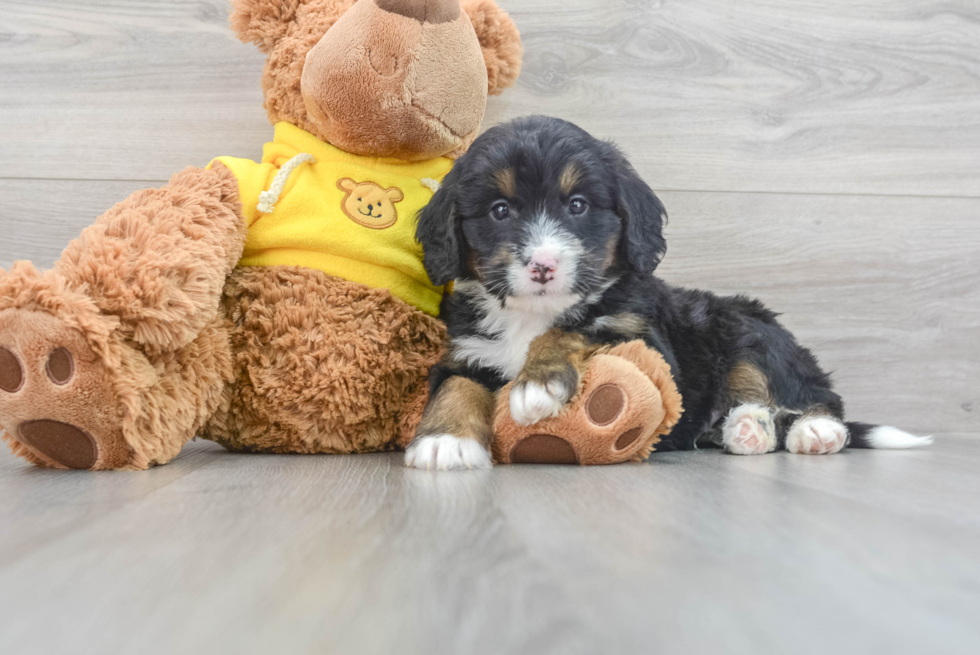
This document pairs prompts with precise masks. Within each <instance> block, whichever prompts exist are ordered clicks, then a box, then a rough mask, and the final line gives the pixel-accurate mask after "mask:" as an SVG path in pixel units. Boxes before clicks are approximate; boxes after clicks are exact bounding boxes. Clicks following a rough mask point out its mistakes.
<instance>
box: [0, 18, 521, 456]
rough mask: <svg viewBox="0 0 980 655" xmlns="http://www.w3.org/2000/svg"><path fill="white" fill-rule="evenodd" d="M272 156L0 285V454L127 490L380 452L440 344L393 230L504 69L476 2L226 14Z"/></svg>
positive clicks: (415, 398) (151, 202) (412, 419)
mask: <svg viewBox="0 0 980 655" xmlns="http://www.w3.org/2000/svg"><path fill="white" fill-rule="evenodd" d="M233 6H234V11H233V15H232V26H233V27H234V29H235V30H236V31H237V33H238V35H239V36H240V38H241V39H242V40H243V41H246V42H254V43H256V44H257V45H258V46H259V48H260V49H261V50H262V51H263V52H266V53H268V61H267V63H266V68H265V74H264V76H263V80H262V85H263V89H264V90H265V105H266V108H267V109H268V113H269V118H270V120H271V121H272V122H273V123H274V124H275V125H276V129H275V138H274V140H273V141H272V142H271V143H268V144H266V146H265V150H264V153H263V157H262V161H261V162H252V161H247V160H241V159H234V158H224V157H222V158H219V159H217V160H215V161H214V162H212V163H211V165H210V166H209V167H208V168H207V169H199V168H189V169H187V170H185V171H183V172H181V173H178V174H177V175H175V176H174V177H173V179H172V180H171V181H170V184H168V185H167V186H165V187H163V188H161V189H152V190H146V191H141V192H138V193H135V194H134V195H132V196H130V197H129V198H128V199H126V200H124V201H123V202H121V203H120V204H118V205H116V206H115V207H113V208H112V209H110V210H109V211H108V212H106V213H105V214H104V215H103V216H101V217H100V218H99V219H97V221H96V222H95V224H93V225H92V226H90V227H88V228H87V229H85V230H84V231H83V232H82V234H81V235H80V236H79V238H78V239H76V240H75V241H73V242H72V243H71V244H70V245H69V246H68V248H67V249H66V250H65V252H64V253H63V255H62V257H61V259H60V260H59V261H58V262H57V264H56V265H55V267H54V268H53V269H52V270H50V271H46V272H39V271H37V270H36V269H35V268H34V266H32V265H31V264H30V263H28V262H18V263H16V264H14V266H13V268H12V269H11V270H10V271H9V272H8V271H3V270H0V425H2V426H3V427H4V428H5V432H4V435H3V438H4V439H5V440H6V441H7V443H8V444H9V445H10V447H11V449H12V450H13V452H14V453H16V454H17V455H20V456H22V457H24V458H25V459H27V460H29V461H31V462H33V463H35V464H38V465H41V466H50V467H56V468H77V469H126V468H128V469H144V468H147V467H149V466H151V465H154V464H163V463H166V462H168V461H169V460H171V459H172V458H173V457H174V456H175V455H176V454H177V453H178V452H179V451H180V449H181V447H182V446H183V444H184V443H186V442H187V441H188V440H189V439H191V438H192V437H194V436H195V435H196V434H199V435H201V436H203V437H205V438H208V439H212V440H214V441H216V442H218V443H220V444H222V445H224V446H225V447H227V448H229V449H232V450H237V451H249V452H277V453H286V452H289V453H321V452H323V453H325V452H330V453H349V452H363V451H377V450H386V449H391V448H395V447H398V446H399V445H403V444H404V443H405V442H406V441H407V440H408V439H409V438H410V437H411V435H412V432H413V431H414V428H415V425H416V424H417V422H418V420H419V416H420V414H421V411H422V407H423V406H424V404H425V400H426V396H427V389H426V386H427V384H426V382H427V372H428V369H429V368H430V366H431V365H432V364H434V363H435V362H436V361H437V360H438V359H439V357H440V355H441V353H442V351H443V347H444V340H445V332H444V328H443V326H442V325H441V324H440V323H439V321H438V319H437V318H436V315H437V313H438V306H439V302H440V299H441V297H442V294H443V291H444V290H443V289H442V288H439V287H435V286H434V285H432V283H431V282H430V281H429V279H428V277H427V276H426V275H425V271H424V268H423V267H422V264H421V249H420V247H419V245H418V244H417V242H416V241H415V238H414V237H415V235H414V226H415V213H416V212H417V211H418V209H420V208H421V207H422V206H424V204H425V203H426V202H428V199H429V198H430V197H431V195H432V192H433V191H432V190H433V189H434V188H437V185H438V180H439V179H441V177H442V176H443V175H445V173H446V172H447V171H448V170H449V168H450V167H451V165H452V158H453V157H456V156H458V155H459V154H461V153H462V152H464V151H465V150H466V148H467V146H468V145H469V144H470V143H471V142H472V140H473V139H474V138H475V137H476V135H477V133H478V130H479V127H480V122H481V120H482V118H483V113H484V109H485V106H486V99H487V95H488V93H490V94H493V93H498V92H500V91H501V90H503V89H504V88H506V87H508V86H510V85H511V84H513V82H514V80H515V78H516V77H517V75H518V72H519V69H520V63H521V45H520V39H519V36H518V33H517V29H516V28H515V26H514V24H513V22H512V21H511V20H510V18H509V17H508V16H507V15H506V14H504V13H503V12H501V11H500V10H499V9H498V8H497V6H496V5H495V4H494V3H493V1H492V0H463V2H462V5H461V4H460V0H360V1H359V2H356V3H355V2H354V0H233Z"/></svg>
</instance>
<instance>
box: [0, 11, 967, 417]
mask: <svg viewBox="0 0 980 655" xmlns="http://www.w3.org/2000/svg"><path fill="white" fill-rule="evenodd" d="M500 1H501V4H502V5H504V6H505V7H506V8H507V9H508V10H509V11H510V12H511V13H512V15H513V17H514V18H515V20H516V21H517V23H518V25H519V27H520V28H521V30H522V33H523V36H524V41H525V46H526V55H525V69H524V74H523V76H522V78H521V80H520V81H519V83H518V87H517V88H516V89H514V90H511V91H510V92H508V93H506V94H505V95H504V96H501V97H497V98H493V99H492V101H491V106H490V108H489V111H488V114H487V118H486V125H488V126H489V125H493V124H495V123H497V122H499V121H502V120H506V119H508V118H511V117H515V116H519V115H522V114H528V113H544V114H550V115H554V116H560V117H563V118H566V119H569V120H572V121H574V122H577V123H579V124H580V125H582V126H583V127H585V128H586V129H588V130H590V131H592V132H593V133H594V134H596V135H600V136H602V137H605V138H609V139H613V140H615V141H617V142H619V143H620V144H621V145H622V146H623V147H624V148H625V149H626V151H627V152H628V154H629V155H630V156H631V158H632V160H633V161H634V163H635V164H636V165H637V168H638V169H639V170H640V172H641V173H642V174H643V175H644V176H645V178H646V179H647V180H648V181H649V182H650V183H651V185H652V186H653V187H654V188H655V189H657V190H658V191H660V192H661V196H662V198H663V199H664V201H665V203H666V205H667V208H668V210H669V212H670V217H671V222H670V227H669V231H668V242H669V245H670V248H669V254H668V256H667V259H666V260H665V262H664V264H663V266H662V268H661V273H662V274H663V275H664V277H666V278H667V279H668V280H670V281H672V282H676V283H679V284H685V285H692V286H699V287H705V288H710V289H714V290H716V291H719V292H723V293H735V292H745V293H749V294H752V295H754V296H757V297H759V298H761V299H763V300H764V301H765V302H767V303H769V304H770V305H771V306H772V307H774V308H775V309H777V310H779V311H782V312H784V322H785V323H786V325H787V326H789V327H790V328H791V329H793V330H795V331H796V333H797V335H798V336H799V337H800V339H801V340H802V341H803V342H804V343H806V344H808V345H809V346H811V347H812V348H813V349H814V351H815V352H816V353H817V355H818V356H819V358H820V359H821V361H822V362H823V363H824V364H825V365H826V366H827V367H828V368H829V369H831V370H833V371H834V372H835V378H836V380H837V383H838V387H839V389H840V391H841V392H842V393H843V394H844V396H845V399H846V400H847V401H848V404H849V408H850V415H851V416H852V417H854V418H859V419H862V420H869V421H876V422H889V423H893V424H897V425H900V426H902V427H904V428H906V429H910V430H914V431H918V432H933V433H953V432H958V433H967V432H973V433H976V431H977V428H976V420H977V417H978V416H980V2H977V0H782V1H780V0H741V1H739V2H732V1H729V0H683V1H682V0H676V1H671V0H662V1H658V0H500ZM227 14H228V5H227V3H226V0H32V1H31V2H30V3H26V2H23V1H22V0H17V1H14V0H0V198H2V201H0V239H2V241H0V243H2V247H0V266H2V267H7V266H9V265H10V264H11V263H12V262H13V261H15V260H17V259H32V260H34V261H35V262H36V263H38V264H39V265H42V266H50V265H51V263H52V262H53V261H54V260H55V259H56V258H57V257H58V254H59V252H60V251H61V249H62V248H63V247H64V246H65V245H66V244H67V242H68V241H69V240H70V239H71V238H72V237H73V236H74V235H76V234H77V233H78V231H79V230H81V229H82V228H83V227H84V226H85V225H87V224H88V223H90V222H91V221H92V220H93V219H94V218H95V217H96V216H97V215H98V214H99V213H101V212H102V211H104V210H105V209H106V208H108V207H109V206H110V205H111V204H113V203H114V202H116V201H118V200H120V199H122V198H123V197H124V196H125V195H127V194H128V193H130V192H132V191H133V190H135V189H138V188H141V187H144V186H149V185H157V184H161V183H163V182H165V181H166V180H167V179H168V178H169V176H170V175H171V174H172V173H174V172H175V171H177V170H179V169H181V168H183V167H185V166H188V165H204V164H205V163H207V162H208V161H209V160H210V159H211V158H212V157H214V156H216V155H222V154H227V155H236V156H248V157H253V158H257V157H259V156H260V152H261V146H262V143H263V142H265V141H266V140H267V139H268V138H269V137H270V135H271V129H270V127H269V125H268V123H267V121H266V117H265V112H264V110H263V109H262V96H261V92H260V89H259V76H260V72H261V68H262V63H263V57H262V55H261V54H260V53H258V52H257V51H256V50H255V49H254V48H252V47H251V46H246V45H242V44H240V43H238V42H237V40H236V39H235V38H234V37H233V35H232V34H231V31H230V30H229V28H228V27H227Z"/></svg>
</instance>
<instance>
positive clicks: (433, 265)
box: [415, 164, 464, 286]
mask: <svg viewBox="0 0 980 655" xmlns="http://www.w3.org/2000/svg"><path fill="white" fill-rule="evenodd" d="M459 169H460V167H459V164H457V165H456V166H454V167H453V169H452V170H451V171H449V174H447V175H446V177H445V178H443V180H442V185H441V186H440V187H439V190H438V191H436V193H435V195H433V196H432V200H430V201H429V204H428V205H426V206H425V207H424V208H423V209H422V210H421V211H420V212H419V214H418V219H419V223H418V227H416V228H415V238H416V240H418V242H419V243H420V244H422V251H423V253H424V257H423V264H424V265H425V272H426V273H428V275H429V280H431V281H432V284H434V285H436V286H442V285H444V284H446V283H448V282H450V281H452V280H455V279H456V278H459V277H463V273H464V270H463V261H464V259H463V232H462V226H461V225H460V217H459V212H458V210H457V207H456V194H457V185H458V184H459Z"/></svg>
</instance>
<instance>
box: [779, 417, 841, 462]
mask: <svg viewBox="0 0 980 655" xmlns="http://www.w3.org/2000/svg"><path fill="white" fill-rule="evenodd" d="M846 445H847V427H846V426H845V425H844V424H843V423H841V422H840V421H838V420H837V419H835V418H831V417H829V416H810V417H806V418H801V419H800V420H798V421H797V422H796V423H794V424H793V427H791V428H790V429H789V432H788V433H787V434H786V450H788V451H789V452H791V453H796V454H797V455H830V454H833V453H836V452H838V451H840V450H841V449H842V448H843V447H844V446H846Z"/></svg>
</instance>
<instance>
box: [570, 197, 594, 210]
mask: <svg viewBox="0 0 980 655" xmlns="http://www.w3.org/2000/svg"><path fill="white" fill-rule="evenodd" d="M588 208H589V202H588V201H587V200H586V199H585V198H583V197H582V196H575V197H574V198H572V199H571V201H570V202H569V203H568V211H570V212H572V213H573V214H584V213H585V210H586V209H588Z"/></svg>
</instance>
